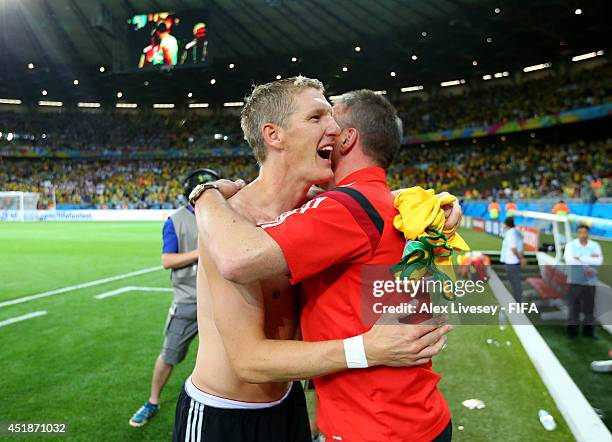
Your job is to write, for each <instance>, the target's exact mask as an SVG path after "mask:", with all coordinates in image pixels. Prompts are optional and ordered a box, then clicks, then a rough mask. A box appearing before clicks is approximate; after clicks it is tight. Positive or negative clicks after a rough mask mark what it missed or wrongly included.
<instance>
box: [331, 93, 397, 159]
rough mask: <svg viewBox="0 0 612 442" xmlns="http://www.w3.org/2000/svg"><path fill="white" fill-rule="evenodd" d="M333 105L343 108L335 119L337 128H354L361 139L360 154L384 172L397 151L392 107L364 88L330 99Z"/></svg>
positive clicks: (395, 124) (395, 117) (395, 122)
mask: <svg viewBox="0 0 612 442" xmlns="http://www.w3.org/2000/svg"><path fill="white" fill-rule="evenodd" d="M332 101H333V103H334V104H339V105H343V106H345V107H346V113H341V114H340V115H339V116H338V117H336V121H337V122H338V125H339V126H340V127H341V128H343V129H346V128H348V127H354V128H355V129H357V131H358V132H359V135H360V137H361V139H362V140H363V143H362V144H363V150H364V153H365V154H366V155H367V156H369V157H370V158H372V159H373V160H375V161H376V162H377V163H378V164H380V165H381V166H382V167H384V168H385V169H386V168H387V167H389V164H391V161H393V158H394V157H395V155H396V154H397V152H398V151H399V148H400V143H401V137H402V127H401V120H399V118H398V117H397V113H396V111H395V108H394V107H393V105H392V104H391V103H389V100H387V99H386V98H385V97H383V96H382V95H378V94H376V93H375V92H374V91H371V90H368V89H360V90H356V91H351V92H347V93H345V94H342V95H340V96H339V97H335V98H332Z"/></svg>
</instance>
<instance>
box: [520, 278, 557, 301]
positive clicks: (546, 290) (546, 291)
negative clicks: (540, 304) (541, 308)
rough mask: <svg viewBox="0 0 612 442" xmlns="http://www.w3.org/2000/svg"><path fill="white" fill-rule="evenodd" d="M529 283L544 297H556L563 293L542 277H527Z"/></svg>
mask: <svg viewBox="0 0 612 442" xmlns="http://www.w3.org/2000/svg"><path fill="white" fill-rule="evenodd" d="M527 284H529V285H530V286H531V287H533V288H534V289H535V291H536V292H538V293H539V294H540V296H541V297H542V299H556V298H561V297H562V296H563V295H562V294H560V293H559V292H558V291H556V290H555V289H553V288H552V287H551V286H549V285H548V283H547V282H546V281H544V280H543V279H542V278H527Z"/></svg>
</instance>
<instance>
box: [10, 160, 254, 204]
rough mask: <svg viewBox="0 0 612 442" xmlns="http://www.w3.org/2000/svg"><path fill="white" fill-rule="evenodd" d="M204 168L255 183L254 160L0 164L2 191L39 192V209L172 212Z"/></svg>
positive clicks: (34, 161)
mask: <svg viewBox="0 0 612 442" xmlns="http://www.w3.org/2000/svg"><path fill="white" fill-rule="evenodd" d="M203 167H209V168H213V169H215V170H217V171H219V172H220V173H221V175H222V176H224V177H233V178H234V179H238V178H242V179H244V180H245V181H251V180H252V179H254V178H255V176H256V175H257V168H256V166H255V160H254V159H252V158H250V157H236V158H231V159H229V158H227V159H219V158H217V159H214V158H213V159H208V160H206V161H203V160H194V161H187V160H172V161H166V160H163V161H162V160H146V161H145V160H137V161H87V160H60V159H57V160H49V159H45V160H6V161H0V183H2V190H3V191H12V190H15V191H22V192H37V193H39V194H40V195H41V198H40V200H39V206H40V207H39V208H49V207H50V206H51V204H52V202H53V193H55V202H56V204H57V206H58V208H62V207H64V208H67V207H68V206H75V207H76V206H78V207H80V208H98V209H172V208H177V207H180V206H181V205H182V204H184V203H185V200H184V197H183V195H182V192H183V186H182V180H183V179H184V178H185V177H186V176H187V174H188V173H189V172H190V171H192V170H194V169H199V168H203Z"/></svg>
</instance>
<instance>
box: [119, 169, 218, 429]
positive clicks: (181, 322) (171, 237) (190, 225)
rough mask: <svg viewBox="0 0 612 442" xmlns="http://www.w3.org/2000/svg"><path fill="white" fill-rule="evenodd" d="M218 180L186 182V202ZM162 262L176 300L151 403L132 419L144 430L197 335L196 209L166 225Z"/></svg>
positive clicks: (204, 175) (193, 177) (198, 175)
mask: <svg viewBox="0 0 612 442" xmlns="http://www.w3.org/2000/svg"><path fill="white" fill-rule="evenodd" d="M218 179H219V175H218V174H217V173H216V172H215V171H213V170H210V169H199V170H196V171H194V172H192V173H190V174H189V176H188V177H187V178H186V179H185V181H184V196H185V201H188V200H189V194H190V193H191V191H192V190H193V188H194V187H196V186H197V185H198V184H201V183H205V182H208V181H215V180H218ZM162 237H163V247H162V256H161V261H162V265H163V266H164V268H165V269H171V271H170V280H171V281H172V288H173V290H174V299H173V300H172V304H171V306H170V310H169V312H168V319H167V321H166V327H165V338H164V344H163V346H162V351H161V353H160V355H159V356H158V357H157V361H156V362H155V367H154V369H153V378H152V380H151V393H150V396H149V400H148V401H147V402H146V403H145V404H144V405H143V406H142V407H140V408H139V409H138V410H137V411H136V413H134V415H133V416H132V418H131V419H130V421H129V424H130V425H131V426H132V427H142V426H143V425H144V424H146V423H147V422H148V421H149V419H151V418H152V417H153V416H155V415H156V414H157V412H158V411H159V401H160V395H161V392H162V390H163V388H164V386H165V385H166V383H167V382H168V379H170V375H171V374H172V369H173V368H174V366H175V365H176V364H178V363H180V362H181V361H182V360H183V359H185V356H186V355H187V350H188V349H189V344H190V343H191V341H192V340H193V338H194V337H195V336H196V335H197V333H198V317H197V303H196V301H197V297H196V270H197V267H198V227H197V225H196V219H195V215H194V212H193V208H192V207H191V206H190V205H189V204H187V206H185V207H181V208H180V209H178V210H177V211H176V212H174V213H173V214H172V215H171V216H170V217H169V218H168V219H167V220H166V223H165V224H164V228H163V233H162Z"/></svg>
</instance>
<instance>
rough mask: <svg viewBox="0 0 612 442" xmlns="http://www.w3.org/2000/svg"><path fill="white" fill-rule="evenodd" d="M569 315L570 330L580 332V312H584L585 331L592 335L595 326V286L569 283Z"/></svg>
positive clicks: (571, 332) (573, 332)
mask: <svg viewBox="0 0 612 442" xmlns="http://www.w3.org/2000/svg"><path fill="white" fill-rule="evenodd" d="M567 302H568V307H569V317H568V319H567V325H568V332H569V333H570V334H578V327H579V325H580V313H584V323H583V329H582V331H583V333H584V334H585V335H592V334H593V330H594V326H595V317H594V310H595V286H593V285H583V284H569V290H568V292H567Z"/></svg>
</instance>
